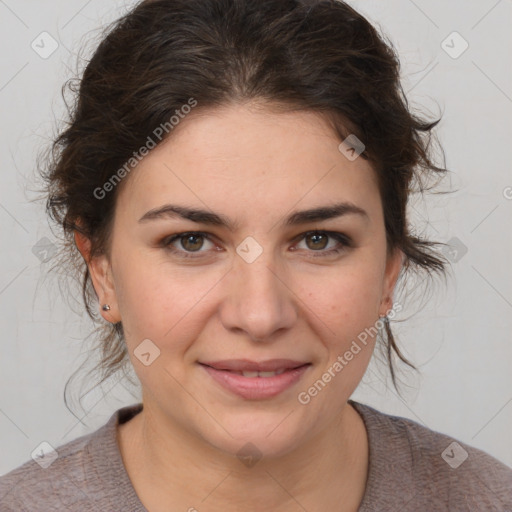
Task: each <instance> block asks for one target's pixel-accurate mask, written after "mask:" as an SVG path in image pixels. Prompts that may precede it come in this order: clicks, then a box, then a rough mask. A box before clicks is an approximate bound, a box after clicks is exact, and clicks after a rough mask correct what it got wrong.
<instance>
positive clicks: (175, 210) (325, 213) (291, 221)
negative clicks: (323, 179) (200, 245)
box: [139, 202, 370, 231]
mask: <svg viewBox="0 0 512 512" xmlns="http://www.w3.org/2000/svg"><path fill="white" fill-rule="evenodd" d="M349 214H355V215H359V216H361V217H362V218H364V219H365V220H369V219H370V218H369V216H368V213H367V212H366V211H365V210H363V209H362V208H360V207H359V206H357V205H355V204H353V203H350V202H341V203H336V204H333V205H328V206H320V207H316V208H311V209H309V210H302V211H297V212H294V213H292V214H291V215H290V216H289V217H288V218H287V219H286V220H285V221H284V222H283V225H285V226H297V225H300V224H307V223H308V222H320V221H323V220H328V219H334V218H337V217H341V216H344V215H349ZM165 218H182V219H186V220H190V221H192V222H197V223H201V224H209V225H212V226H220V227H225V228H227V229H229V230H230V231H235V230H236V229H237V227H238V223H236V222H233V221H231V220H230V219H229V218H228V217H226V216H225V215H222V214H220V213H214V212H211V211H207V210H201V209H198V208H189V207H186V206H178V205H172V204H164V205H163V206H160V207H158V208H153V209H152V210H149V211H147V212H146V213H145V214H144V215H143V216H142V217H141V218H140V219H139V222H147V221H150V220H154V219H165Z"/></svg>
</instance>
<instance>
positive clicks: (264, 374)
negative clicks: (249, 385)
mask: <svg viewBox="0 0 512 512" xmlns="http://www.w3.org/2000/svg"><path fill="white" fill-rule="evenodd" d="M284 371H285V370H284V369H282V370H276V371H274V372H235V373H238V374H239V375H243V376H244V377H249V378H254V377H274V376H275V375H281V373H283V372H284Z"/></svg>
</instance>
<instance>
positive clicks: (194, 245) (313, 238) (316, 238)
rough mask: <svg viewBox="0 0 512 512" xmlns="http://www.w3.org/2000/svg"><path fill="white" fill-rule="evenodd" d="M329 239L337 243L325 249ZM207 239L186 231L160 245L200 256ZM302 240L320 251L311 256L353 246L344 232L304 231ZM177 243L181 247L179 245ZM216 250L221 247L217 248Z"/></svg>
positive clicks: (186, 255) (181, 253)
mask: <svg viewBox="0 0 512 512" xmlns="http://www.w3.org/2000/svg"><path fill="white" fill-rule="evenodd" d="M329 239H331V240H335V241H336V242H337V244H335V245H334V247H331V248H330V249H328V250H325V249H326V247H328V246H329V244H328V241H329ZM205 240H206V241H207V242H208V243H210V244H213V242H212V241H211V239H210V235H209V234H208V233H203V232H201V231H187V232H184V233H176V234H174V235H170V236H168V237H166V238H164V239H163V240H162V241H161V242H160V243H159V245H160V246H161V247H163V248H165V249H166V250H168V251H170V252H171V253H172V254H175V255H176V256H178V257H179V258H200V257H202V256H203V255H204V254H205V253H207V252H208V250H207V249H206V250H204V251H202V250H201V249H203V248H204V242H205ZM302 240H304V242H305V243H306V252H309V253H318V254H310V256H313V257H327V256H332V255H334V254H338V253H341V252H343V251H346V250H347V249H348V248H350V247H352V240H351V239H350V237H348V236H347V235H345V234H343V233H338V232H333V231H308V232H307V233H302V234H301V235H299V236H298V237H296V238H295V241H302ZM177 245H179V246H181V247H177ZM216 250H219V249H218V248H217V249H216ZM296 250H297V248H296V247H294V248H293V249H292V251H296Z"/></svg>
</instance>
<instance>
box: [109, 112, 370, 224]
mask: <svg viewBox="0 0 512 512" xmlns="http://www.w3.org/2000/svg"><path fill="white" fill-rule="evenodd" d="M196 108H197V107H196ZM339 144H340V140H339V138H338V137H337V136H336V134H335V133H334V131H333V129H332V127H331V126H330V125H329V124H328V122H327V120H326V119H324V118H323V117H322V116H321V115H319V114H316V113H313V112H309V111H307V112H305V111H302V112H276V111H273V110H271V109H269V108H261V107H255V106H254V105H251V104H248V105H247V104H246V105H231V106H229V107H223V108H219V109H215V110H204V111H201V110H200V109H199V110H197V111H195V112H194V113H192V114H189V115H188V116H186V117H185V118H184V119H182V120H181V121H180V123H179V125H178V126H177V127H175V129H174V130H173V132H172V133H171V136H170V137H169V138H168V139H166V140H164V141H163V142H162V143H160V145H158V146H157V147H156V148H155V149H153V150H152V151H151V152H150V153H149V154H148V155H147V156H146V157H144V158H143V159H142V160H141V161H140V163H139V164H138V165H137V166H136V168H135V169H134V170H133V171H132V175H131V176H130V177H129V180H128V183H126V190H124V191H123V193H122V194H121V195H120V198H119V202H120V204H119V206H120V207H121V208H128V209H131V210H135V209H136V210H137V213H141V214H142V213H144V212H145V211H146V210H149V209H151V208H154V207H156V206H159V205H160V204H164V203H166V202H176V201H177V200H182V201H184V202H186V203H187V204H188V205H195V206H201V207H205V206H208V207H210V208H212V209H214V210H216V211H225V212H226V214H228V213H229V211H232V212H234V211H235V209H238V210H240V207H242V209H243V210H244V211H245V212H246V213H250V211H251V210H252V211H254V212H256V211H268V210H269V209H270V210H272V209H276V208H278V209H280V210H283V209H286V208H287V207H288V208H292V207H294V206H300V207H304V208H305V207H311V206H317V205H318V204H322V205H325V204H328V203H335V202H339V201H340V200H345V201H351V202H359V203H364V204H365V205H366V208H365V209H371V207H372V202H373V203H375V201H377V202H379V200H380V198H379V195H378V188H377V181H376V176H375V172H374V170H373V169H372V166H371V164H370V163H369V162H368V161H367V160H365V159H364V158H362V157H358V158H356V159H355V160H349V159H348V158H347V157H346V156H344V154H342V153H341V152H340V150H339V148H338V146H339ZM373 206H374V207H376V206H377V205H373ZM249 207H250V208H249ZM242 213H243V212H242ZM239 214H240V211H237V212H236V215H237V216H238V215H239Z"/></svg>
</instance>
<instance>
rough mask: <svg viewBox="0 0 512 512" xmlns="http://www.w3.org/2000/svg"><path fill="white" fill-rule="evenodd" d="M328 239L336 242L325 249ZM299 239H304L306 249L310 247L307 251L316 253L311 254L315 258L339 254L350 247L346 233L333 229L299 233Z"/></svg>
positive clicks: (350, 242) (349, 240)
mask: <svg viewBox="0 0 512 512" xmlns="http://www.w3.org/2000/svg"><path fill="white" fill-rule="evenodd" d="M329 239H331V240H335V241H336V242H337V244H334V247H332V248H330V249H328V250H325V248H326V247H328V243H329ZM300 240H301V241H302V240H304V242H305V244H306V247H307V249H311V250H310V251H308V252H312V253H318V254H311V256H313V257H315V258H316V257H325V256H332V255H333V254H339V253H341V252H343V251H345V250H347V249H348V248H349V247H352V240H351V239H350V238H349V237H348V236H347V235H345V234H343V233H338V232H335V231H334V232H333V231H308V232H307V233H303V234H301V235H300ZM294 250H295V249H294Z"/></svg>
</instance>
